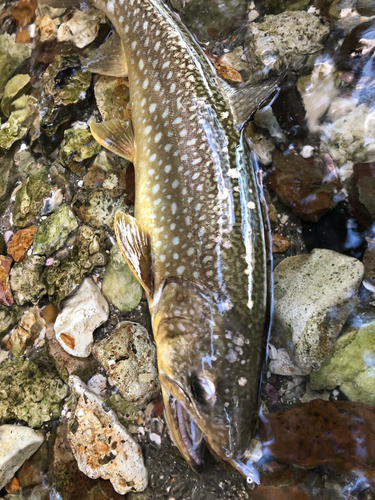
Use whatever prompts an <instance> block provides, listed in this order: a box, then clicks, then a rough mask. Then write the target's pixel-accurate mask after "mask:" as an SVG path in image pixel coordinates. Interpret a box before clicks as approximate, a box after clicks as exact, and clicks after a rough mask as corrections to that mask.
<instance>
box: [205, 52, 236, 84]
mask: <svg viewBox="0 0 375 500" xmlns="http://www.w3.org/2000/svg"><path fill="white" fill-rule="evenodd" d="M205 54H206V56H207V57H208V59H209V60H210V61H211V62H212V64H213V65H214V66H215V69H216V71H217V74H218V75H219V76H221V78H225V80H230V81H232V82H236V83H242V82H243V80H242V76H241V74H240V73H239V72H238V71H237V70H235V69H234V68H233V67H232V66H228V64H224V63H223V62H222V61H220V59H218V58H217V57H215V56H213V55H212V54H210V53H208V52H206V51H205Z"/></svg>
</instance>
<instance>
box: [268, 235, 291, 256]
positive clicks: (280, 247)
mask: <svg viewBox="0 0 375 500" xmlns="http://www.w3.org/2000/svg"><path fill="white" fill-rule="evenodd" d="M289 247H290V243H289V241H288V239H287V238H285V236H282V235H281V234H279V233H274V234H273V235H272V252H274V253H284V252H286V251H287V250H288V248H289Z"/></svg>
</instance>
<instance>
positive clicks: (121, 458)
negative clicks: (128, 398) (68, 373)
mask: <svg viewBox="0 0 375 500" xmlns="http://www.w3.org/2000/svg"><path fill="white" fill-rule="evenodd" d="M69 384H70V387H71V390H72V394H73V403H72V416H71V417H70V419H69V431H68V439H69V444H70V446H71V448H72V451H73V453H74V456H75V458H76V460H77V462H78V467H79V468H80V470H81V471H82V472H84V473H85V474H87V475H88V476H89V477H92V478H98V477H102V478H103V479H109V480H110V481H111V483H112V485H113V487H114V489H115V490H116V491H117V492H118V493H120V494H122V495H124V494H125V493H127V492H128V491H131V490H133V491H134V490H135V491H143V490H144V489H145V488H146V486H147V471H146V468H145V466H144V464H143V457H142V452H141V449H140V447H139V445H138V444H137V443H136V442H135V441H134V440H133V438H132V437H131V436H130V434H128V432H127V431H126V429H125V428H124V427H123V426H122V425H121V424H120V422H119V421H118V419H117V417H116V415H115V413H114V412H113V411H112V410H110V409H109V408H108V407H106V406H105V405H104V404H103V400H102V399H100V398H99V397H98V396H96V395H95V394H94V393H93V392H91V391H90V390H89V389H88V388H87V386H86V385H85V384H83V382H81V380H80V379H79V378H78V377H75V376H72V377H70V378H69Z"/></svg>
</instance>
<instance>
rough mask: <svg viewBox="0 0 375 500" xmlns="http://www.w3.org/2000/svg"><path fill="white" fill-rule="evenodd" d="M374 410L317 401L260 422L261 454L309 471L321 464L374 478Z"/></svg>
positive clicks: (349, 404) (264, 418)
mask: <svg viewBox="0 0 375 500" xmlns="http://www.w3.org/2000/svg"><path fill="white" fill-rule="evenodd" d="M374 417H375V409H374V407H372V406H369V405H366V404H364V403H352V402H350V401H323V400H322V399H316V400H314V401H311V402H310V403H307V404H305V405H302V406H299V407H297V408H293V409H292V410H288V411H285V412H277V413H271V414H264V415H263V416H262V418H261V421H260V434H261V439H262V442H263V443H264V449H263V451H264V452H265V453H269V454H271V455H272V456H273V457H275V458H276V459H277V460H279V461H281V462H284V463H291V464H293V465H297V466H299V467H306V468H308V469H311V468H314V467H317V466H319V465H324V466H326V467H329V468H331V469H333V470H336V471H338V472H342V471H354V472H357V471H358V472H360V471H361V472H362V473H364V474H365V475H366V474H369V475H371V476H373V473H374V471H375V465H374V461H373V460H372V457H373V456H374V452H375V418H374Z"/></svg>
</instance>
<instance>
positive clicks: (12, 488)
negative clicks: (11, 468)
mask: <svg viewBox="0 0 375 500" xmlns="http://www.w3.org/2000/svg"><path fill="white" fill-rule="evenodd" d="M5 489H6V491H7V493H10V494H12V495H17V494H20V493H21V488H20V483H19V482H18V479H17V478H16V477H13V478H12V479H11V480H10V481H9V483H7V484H6V485H5Z"/></svg>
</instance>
